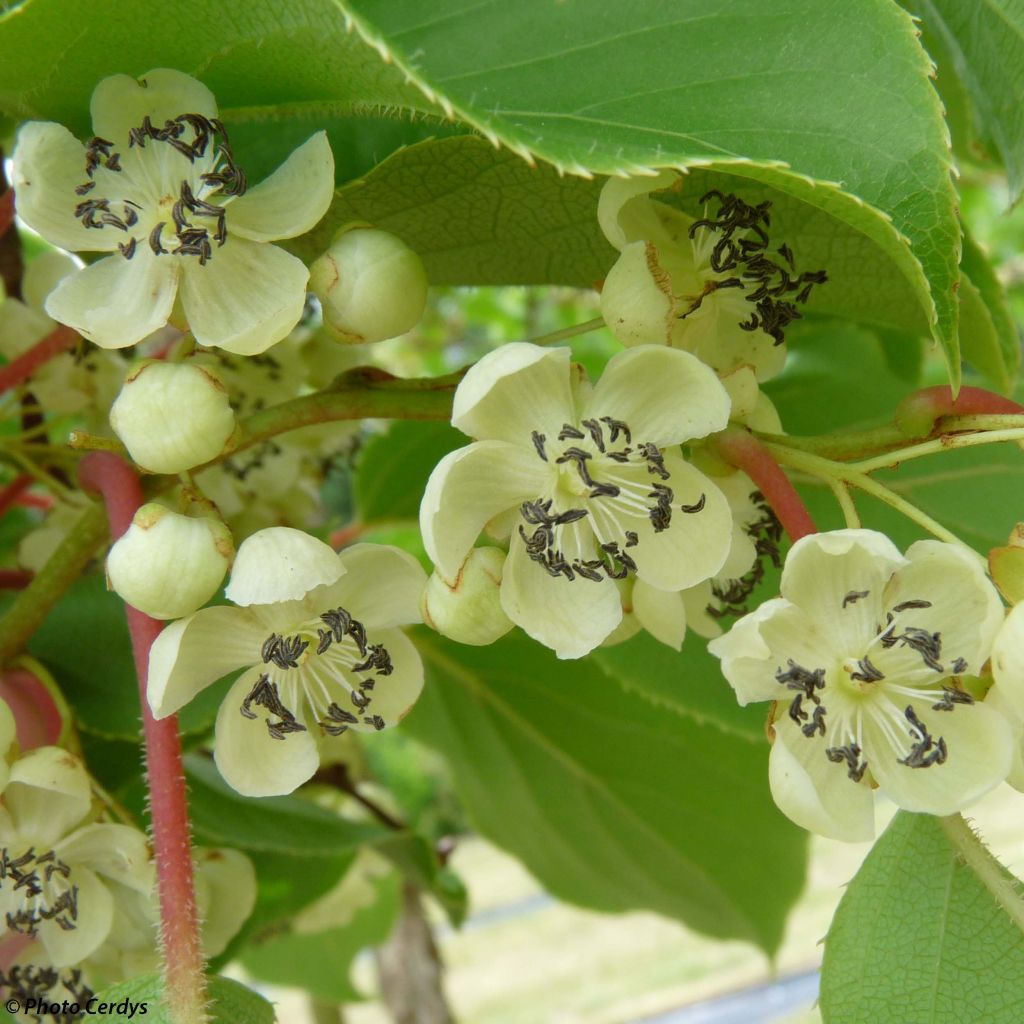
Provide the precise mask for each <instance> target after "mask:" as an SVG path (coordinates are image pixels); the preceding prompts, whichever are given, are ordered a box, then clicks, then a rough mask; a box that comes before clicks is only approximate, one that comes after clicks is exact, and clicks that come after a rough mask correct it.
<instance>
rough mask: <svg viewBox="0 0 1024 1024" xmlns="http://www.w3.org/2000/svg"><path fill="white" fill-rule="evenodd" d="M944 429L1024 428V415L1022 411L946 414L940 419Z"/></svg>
mask: <svg viewBox="0 0 1024 1024" xmlns="http://www.w3.org/2000/svg"><path fill="white" fill-rule="evenodd" d="M939 427H940V429H942V430H943V431H952V430H1013V429H1014V427H1022V428H1024V415H1022V414H1020V413H976V414H975V415H973V416H944V417H943V418H942V419H941V420H939Z"/></svg>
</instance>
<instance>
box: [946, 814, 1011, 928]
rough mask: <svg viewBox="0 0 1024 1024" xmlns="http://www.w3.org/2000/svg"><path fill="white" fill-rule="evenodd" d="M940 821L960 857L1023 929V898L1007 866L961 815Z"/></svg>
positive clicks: (954, 815)
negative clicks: (997, 858)
mask: <svg viewBox="0 0 1024 1024" xmlns="http://www.w3.org/2000/svg"><path fill="white" fill-rule="evenodd" d="M939 824H940V825H941V826H942V831H943V832H945V833H946V838H947V839H948V840H949V845H950V846H952V847H953V849H954V851H955V852H956V853H957V855H958V856H959V857H960V859H961V860H962V861H963V862H964V864H965V865H966V866H967V867H969V868H970V869H971V870H972V871H973V872H974V874H975V875H976V876H977V878H978V880H979V881H980V882H981V884H982V885H984V886H985V888H986V889H987V890H988V892H989V895H990V896H991V897H992V898H993V899H994V900H995V901H996V903H998V904H999V906H1000V907H1002V908H1003V910H1005V911H1006V913H1007V914H1008V915H1009V918H1010V920H1011V921H1012V922H1013V923H1014V924H1015V925H1016V926H1017V928H1018V929H1019V930H1020V931H1022V932H1024V899H1021V895H1020V892H1019V891H1018V888H1017V886H1016V884H1015V880H1014V879H1012V878H1008V877H1007V871H1006V869H1005V868H1004V867H1003V865H1002V864H1000V863H999V861H998V860H996V858H995V857H993V856H992V853H991V851H990V850H989V848H988V847H987V846H986V845H985V844H984V843H983V842H982V841H981V840H980V839H979V838H978V836H977V835H976V834H975V832H974V829H972V828H971V826H970V825H968V824H967V822H966V821H964V819H963V816H962V815H960V814H953V815H950V816H949V817H948V818H939Z"/></svg>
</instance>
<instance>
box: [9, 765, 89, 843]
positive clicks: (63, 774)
mask: <svg viewBox="0 0 1024 1024" xmlns="http://www.w3.org/2000/svg"><path fill="white" fill-rule="evenodd" d="M3 802H4V806H5V807H6V808H7V811H8V812H9V814H10V818H11V821H12V822H13V825H14V827H15V828H16V829H17V832H18V834H19V835H20V836H22V837H23V838H24V839H26V840H28V841H30V842H32V843H35V844H37V845H39V846H41V847H50V846H52V845H53V844H54V843H55V842H56V841H57V840H58V839H59V838H60V837H61V836H63V835H65V834H66V833H67V832H69V831H70V830H71V829H72V828H74V826H75V825H77V824H78V823H79V822H80V821H81V820H82V818H84V817H85V816H86V814H88V813H89V808H90V805H91V803H92V792H91V789H90V785H89V776H88V773H87V772H86V770H85V766H84V765H83V764H82V762H81V761H79V760H78V758H76V757H75V756H74V755H72V754H69V753H68V752H67V751H66V750H61V749H60V747H37V748H36V749H35V750H32V751H30V752H29V753H27V754H25V756H24V757H20V758H18V760H17V761H15V762H14V764H13V765H12V766H11V773H10V776H9V778H8V782H7V786H6V788H5V789H4V793H3Z"/></svg>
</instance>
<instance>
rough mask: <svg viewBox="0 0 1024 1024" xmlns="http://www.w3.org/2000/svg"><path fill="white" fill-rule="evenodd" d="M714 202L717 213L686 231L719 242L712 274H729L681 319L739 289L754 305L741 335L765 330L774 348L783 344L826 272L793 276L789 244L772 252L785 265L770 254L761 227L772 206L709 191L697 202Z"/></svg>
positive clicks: (767, 223)
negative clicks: (712, 298) (704, 233)
mask: <svg viewBox="0 0 1024 1024" xmlns="http://www.w3.org/2000/svg"><path fill="white" fill-rule="evenodd" d="M712 198H714V199H717V200H718V203H719V209H718V213H717V215H716V216H715V217H714V218H710V217H703V218H701V219H700V220H697V221H694V223H693V224H692V225H691V226H690V232H689V234H690V238H691V239H692V238H693V237H694V236H695V235H696V234H697V232H698V231H701V230H706V231H709V232H712V233H715V234H717V235H719V236H720V237H719V238H718V239H717V241H716V242H715V244H714V247H713V248H712V250H711V255H710V263H711V269H712V270H713V271H714V272H715V273H716V274H728V273H733V275H734V276H732V277H729V278H725V279H724V280H712V281H709V282H708V283H707V285H706V287H705V290H704V292H703V293H702V294H701V295H699V296H697V298H696V299H694V301H693V302H692V304H691V305H690V308H689V309H687V310H686V312H685V313H683V314H682V315H681V316H680V319H685V318H686V317H688V316H690V315H691V314H693V313H694V312H695V311H696V310H698V309H699V308H700V306H701V304H702V303H703V301H704V299H705V298H706V297H707V296H708V295H710V294H711V293H712V292H715V291H718V290H719V289H722V288H741V289H743V290H744V292H745V293H746V294H744V296H743V297H744V298H745V299H746V301H747V302H751V303H753V304H754V310H753V312H752V313H751V314H750V317H749V319H747V320H744V321H742V322H741V323H740V325H739V326H740V327H741V328H742V329H743V330H745V331H756V330H758V329H759V328H760V330H762V331H764V332H765V334H767V335H769V336H770V337H771V338H772V339H774V341H775V344H776V345H781V344H782V343H783V342H784V341H785V340H786V337H785V330H786V327H788V326H789V324H791V323H792V322H793V321H794V320H799V319H800V318H801V315H802V314H801V313H800V311H799V309H797V305H798V304H799V305H803V304H804V303H806V302H807V300H808V299H809V298H810V295H811V289H812V288H813V286H814V285H816V284H824V283H825V282H826V281H827V280H828V275H827V274H826V273H825V271H824V270H810V271H805V272H804V273H802V274H796V275H795V276H792V275H793V274H794V272H795V266H794V262H793V252H792V250H791V249H790V248H789V246H788V245H785V244H783V245H780V246H779V247H778V248H777V249H776V250H775V253H777V254H778V255H779V256H781V257H782V260H783V262H782V263H780V262H778V261H776V260H775V259H773V258H771V256H770V255H769V252H770V250H769V246H770V240H769V238H768V233H767V232H766V231H765V228H767V227H769V226H770V218H769V213H768V211H769V209H770V208H771V205H772V204H771V202H770V201H769V200H765V201H764V202H763V203H758V205H757V206H751V205H750V204H748V203H745V202H743V200H742V199H739V198H738V197H737V196H735V195H723V193H721V192H719V191H718V190H717V189H712V190H711V191H710V192H708V193H707V194H706V195H704V196H703V197H702V198H701V202H702V203H706V202H707V201H708V200H709V199H712Z"/></svg>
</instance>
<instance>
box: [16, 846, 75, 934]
mask: <svg viewBox="0 0 1024 1024" xmlns="http://www.w3.org/2000/svg"><path fill="white" fill-rule="evenodd" d="M4 888H7V889H8V890H9V893H8V898H7V899H6V900H5V901H4V902H5V903H8V905H9V904H10V900H11V899H12V898H13V899H18V896H19V895H20V903H19V904H18V906H17V908H16V909H15V910H13V911H12V910H8V911H7V927H8V928H9V929H10V930H11V931H15V932H21V933H22V934H23V935H30V936H35V935H37V934H38V932H39V926H40V925H41V924H42V923H43V922H45V921H53V922H55V923H56V924H57V926H58V927H59V928H60V929H61V930H62V931H66V932H68V931H72V930H73V929H74V928H75V927H76V924H75V922H76V921H77V920H78V886H77V885H73V884H72V883H71V868H70V867H69V866H68V865H67V864H65V863H64V861H62V860H59V859H58V858H57V855H56V854H55V853H54V851H53V850H47V851H46V852H45V853H41V854H38V855H37V854H36V851H35V847H29V849H28V850H25V851H24V852H20V853H19V855H18V856H17V857H14V856H12V853H11V851H10V850H9V849H8V848H7V847H4V848H3V849H2V850H0V889H4ZM16 894H17V895H16Z"/></svg>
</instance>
